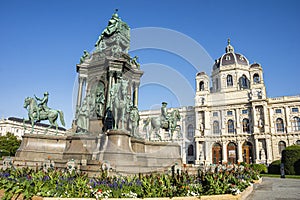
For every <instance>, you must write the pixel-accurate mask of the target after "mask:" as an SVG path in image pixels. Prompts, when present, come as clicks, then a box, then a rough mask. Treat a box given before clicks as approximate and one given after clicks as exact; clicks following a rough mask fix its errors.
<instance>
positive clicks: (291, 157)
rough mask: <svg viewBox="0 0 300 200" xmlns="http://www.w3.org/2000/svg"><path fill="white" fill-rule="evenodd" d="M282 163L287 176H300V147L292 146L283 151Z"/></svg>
mask: <svg viewBox="0 0 300 200" xmlns="http://www.w3.org/2000/svg"><path fill="white" fill-rule="evenodd" d="M281 162H282V163H283V164H284V169H285V173H286V174H290V175H294V174H298V175H300V169H299V168H300V146H299V145H292V146H289V147H287V148H286V149H285V150H283V151H282V157H281Z"/></svg>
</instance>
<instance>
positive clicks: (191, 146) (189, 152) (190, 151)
mask: <svg viewBox="0 0 300 200" xmlns="http://www.w3.org/2000/svg"><path fill="white" fill-rule="evenodd" d="M188 156H194V146H193V145H192V144H190V145H189V147H188Z"/></svg>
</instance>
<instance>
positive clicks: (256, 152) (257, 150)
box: [254, 138, 259, 163]
mask: <svg viewBox="0 0 300 200" xmlns="http://www.w3.org/2000/svg"><path fill="white" fill-rule="evenodd" d="M254 151H255V163H258V160H259V148H258V139H257V138H255V139H254Z"/></svg>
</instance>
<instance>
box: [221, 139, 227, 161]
mask: <svg viewBox="0 0 300 200" xmlns="http://www.w3.org/2000/svg"><path fill="white" fill-rule="evenodd" d="M224 162H228V160H227V146H226V143H225V142H222V163H224Z"/></svg>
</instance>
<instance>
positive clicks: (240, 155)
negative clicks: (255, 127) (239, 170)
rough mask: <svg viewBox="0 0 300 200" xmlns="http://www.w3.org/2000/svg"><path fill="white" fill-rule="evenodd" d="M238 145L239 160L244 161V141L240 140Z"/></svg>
mask: <svg viewBox="0 0 300 200" xmlns="http://www.w3.org/2000/svg"><path fill="white" fill-rule="evenodd" d="M237 144H238V146H237V148H238V162H243V149H242V147H243V141H240V140H239V141H238V143H237Z"/></svg>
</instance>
